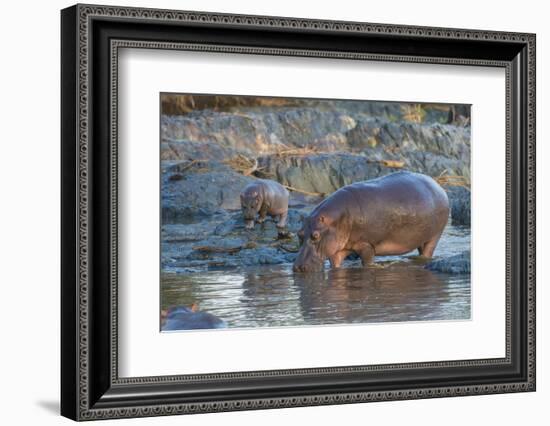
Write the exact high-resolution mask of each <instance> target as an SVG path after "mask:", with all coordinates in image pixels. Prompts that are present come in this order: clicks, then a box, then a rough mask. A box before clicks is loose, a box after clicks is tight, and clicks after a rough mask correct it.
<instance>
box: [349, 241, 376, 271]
mask: <svg viewBox="0 0 550 426" xmlns="http://www.w3.org/2000/svg"><path fill="white" fill-rule="evenodd" d="M353 251H355V252H356V253H357V254H358V255H359V257H360V258H361V262H362V263H363V267H365V266H368V265H370V264H372V263H373V262H372V259H374V247H373V246H371V245H370V244H369V243H359V244H357V245H356V246H354V247H353Z"/></svg>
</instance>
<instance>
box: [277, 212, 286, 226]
mask: <svg viewBox="0 0 550 426" xmlns="http://www.w3.org/2000/svg"><path fill="white" fill-rule="evenodd" d="M287 217H288V211H285V212H284V213H281V214H280V216H279V221H278V222H277V228H284V227H285V226H286V219H287Z"/></svg>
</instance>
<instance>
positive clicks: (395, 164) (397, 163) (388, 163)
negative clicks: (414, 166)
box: [380, 160, 405, 169]
mask: <svg viewBox="0 0 550 426" xmlns="http://www.w3.org/2000/svg"><path fill="white" fill-rule="evenodd" d="M380 164H382V165H383V166H384V167H392V168H394V169H401V168H403V167H404V166H405V162H404V161H401V160H380Z"/></svg>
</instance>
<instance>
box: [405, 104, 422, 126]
mask: <svg viewBox="0 0 550 426" xmlns="http://www.w3.org/2000/svg"><path fill="white" fill-rule="evenodd" d="M401 110H402V111H403V119H405V120H407V121H410V122H412V123H422V121H424V116H425V115H426V111H424V108H422V105H419V104H415V105H403V106H401Z"/></svg>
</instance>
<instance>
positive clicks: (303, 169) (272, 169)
mask: <svg viewBox="0 0 550 426" xmlns="http://www.w3.org/2000/svg"><path fill="white" fill-rule="evenodd" d="M258 165H259V166H260V167H261V168H262V173H265V174H266V175H267V176H269V177H270V178H273V179H275V180H276V181H278V182H280V183H282V184H283V185H287V186H290V187H292V188H297V189H300V190H303V191H308V192H313V193H321V194H330V193H332V192H334V191H336V190H337V189H339V188H341V187H342V186H344V185H349V184H350V183H353V182H357V181H361V180H368V179H372V178H375V177H378V176H381V175H384V174H388V173H391V172H392V171H395V170H394V169H391V168H385V167H382V166H381V165H380V164H378V163H370V162H369V160H368V159H367V157H365V156H363V155H354V154H350V153H343V152H338V153H330V154H328V153H326V154H311V155H303V156H302V155H299V156H264V157H261V158H259V159H258Z"/></svg>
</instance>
